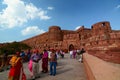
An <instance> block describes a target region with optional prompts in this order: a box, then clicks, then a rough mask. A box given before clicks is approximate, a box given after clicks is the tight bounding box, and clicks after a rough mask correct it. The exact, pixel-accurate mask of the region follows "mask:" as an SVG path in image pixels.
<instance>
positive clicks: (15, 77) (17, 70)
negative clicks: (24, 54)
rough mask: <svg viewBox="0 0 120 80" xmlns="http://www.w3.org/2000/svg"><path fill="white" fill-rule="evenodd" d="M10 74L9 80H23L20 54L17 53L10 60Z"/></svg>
mask: <svg viewBox="0 0 120 80" xmlns="http://www.w3.org/2000/svg"><path fill="white" fill-rule="evenodd" d="M9 63H10V65H11V68H10V72H9V77H8V80H22V79H20V75H21V73H22V72H21V71H22V70H23V68H22V58H21V57H20V53H19V52H16V54H15V55H14V56H13V57H12V58H11V60H10V62H9Z"/></svg>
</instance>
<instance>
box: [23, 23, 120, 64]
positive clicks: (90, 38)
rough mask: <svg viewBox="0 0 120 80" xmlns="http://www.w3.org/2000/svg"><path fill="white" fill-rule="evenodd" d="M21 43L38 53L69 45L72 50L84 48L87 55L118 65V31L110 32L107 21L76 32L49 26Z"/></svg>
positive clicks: (65, 47)
mask: <svg viewBox="0 0 120 80" xmlns="http://www.w3.org/2000/svg"><path fill="white" fill-rule="evenodd" d="M22 42H24V43H26V44H28V45H30V46H31V47H32V48H37V49H39V50H40V51H41V50H43V49H44V48H47V49H48V48H54V49H69V46H70V45H73V46H74V49H79V48H81V47H84V48H85V49H86V50H87V51H88V52H89V54H92V55H94V56H97V57H99V58H101V59H103V60H106V61H110V62H115V63H120V31H116V30H111V26H110V23H109V22H107V21H104V22H98V23H96V24H93V25H92V26H91V29H88V28H85V27H84V26H82V27H81V28H79V29H78V30H76V31H72V30H71V31H70V30H61V28H60V27H59V26H51V27H49V31H48V32H46V33H43V34H40V35H38V36H35V37H32V38H29V39H26V40H24V41H22Z"/></svg>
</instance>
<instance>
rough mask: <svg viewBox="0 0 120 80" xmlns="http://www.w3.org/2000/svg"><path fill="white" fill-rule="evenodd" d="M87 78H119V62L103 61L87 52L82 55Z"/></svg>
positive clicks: (114, 79) (104, 79)
mask: <svg viewBox="0 0 120 80" xmlns="http://www.w3.org/2000/svg"><path fill="white" fill-rule="evenodd" d="M83 61H84V66H85V69H86V73H87V76H88V80H120V64H118V65H119V66H115V65H116V64H115V63H112V64H111V63H109V62H106V61H103V60H101V59H99V58H97V57H95V56H92V55H90V54H88V53H85V54H84V55H83Z"/></svg>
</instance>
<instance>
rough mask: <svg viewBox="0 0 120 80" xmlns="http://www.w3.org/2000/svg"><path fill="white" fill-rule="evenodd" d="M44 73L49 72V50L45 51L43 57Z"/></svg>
mask: <svg viewBox="0 0 120 80" xmlns="http://www.w3.org/2000/svg"><path fill="white" fill-rule="evenodd" d="M42 72H44V73H47V72H48V52H47V50H44V52H43V55H42Z"/></svg>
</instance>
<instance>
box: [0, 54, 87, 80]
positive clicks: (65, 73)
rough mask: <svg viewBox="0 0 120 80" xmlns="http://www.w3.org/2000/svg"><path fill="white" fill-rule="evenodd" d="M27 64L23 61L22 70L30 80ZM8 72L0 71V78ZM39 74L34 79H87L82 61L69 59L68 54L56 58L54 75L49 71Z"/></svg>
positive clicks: (4, 76)
mask: <svg viewBox="0 0 120 80" xmlns="http://www.w3.org/2000/svg"><path fill="white" fill-rule="evenodd" d="M27 65H28V63H24V71H25V74H26V76H27V80H31V79H30V74H29V70H28V66H27ZM40 65H41V61H40ZM40 71H41V67H40ZM8 72H9V70H8V71H4V72H0V80H7V77H8ZM39 75H40V78H37V79H36V80H87V78H86V74H85V70H84V65H83V63H80V62H78V61H77V60H76V59H70V58H69V54H65V58H64V59H61V58H60V59H58V66H57V74H56V76H50V75H49V73H41V72H40V74H39Z"/></svg>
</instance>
